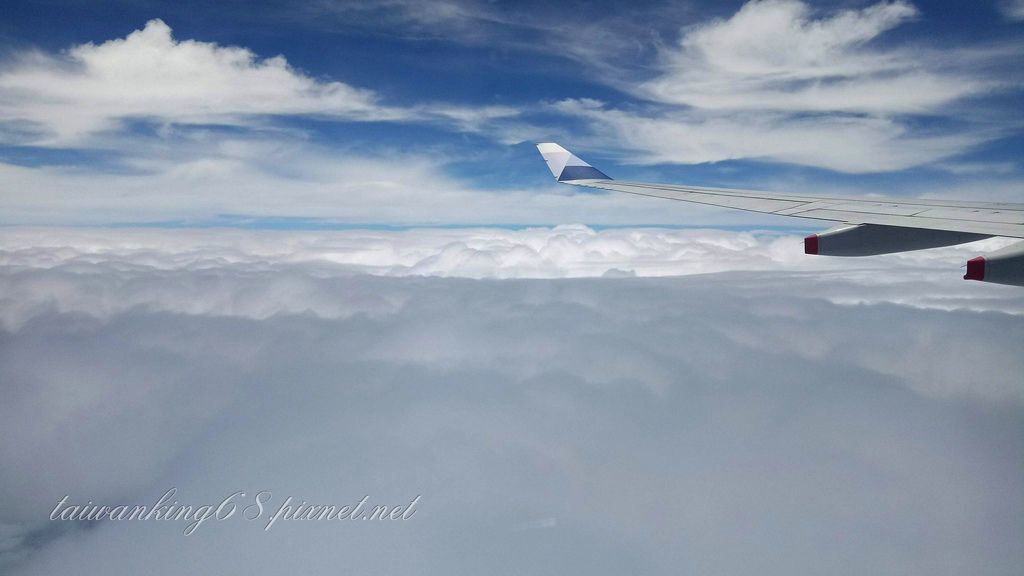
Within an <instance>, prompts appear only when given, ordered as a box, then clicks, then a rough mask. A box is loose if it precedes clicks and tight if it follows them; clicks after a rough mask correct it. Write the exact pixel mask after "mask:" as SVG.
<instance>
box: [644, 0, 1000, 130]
mask: <svg viewBox="0 0 1024 576" xmlns="http://www.w3.org/2000/svg"><path fill="white" fill-rule="evenodd" d="M917 14H918V12H917V10H916V9H915V8H914V7H913V6H911V5H910V4H909V3H907V2H902V1H898V2H883V3H879V4H875V5H873V6H869V7H867V8H863V9H861V10H844V11H841V12H837V13H835V14H831V15H828V16H824V17H821V18H814V17H813V13H812V10H811V8H810V7H809V6H808V5H806V4H804V3H803V2H800V1H798V0H759V1H751V2H748V3H747V4H746V5H744V6H743V8H741V9H740V10H739V11H738V12H737V13H736V14H735V15H733V16H732V17H731V18H729V19H728V20H717V21H713V22H711V23H708V24H703V25H698V26H695V27H694V28H691V29H688V30H686V31H685V33H684V34H683V35H682V37H681V39H680V41H679V47H678V48H674V49H670V50H667V51H665V52H664V53H663V58H664V63H663V68H664V71H663V73H662V74H661V75H660V76H659V77H657V78H655V79H654V80H651V81H649V82H647V83H645V84H644V85H643V86H642V87H641V91H642V93H645V94H648V95H649V96H650V97H652V98H654V99H656V100H658V101H662V102H669V103H673V104H681V105H687V106H694V107H696V108H702V109H713V110H784V111H800V112H813V111H829V112H831V111H837V112H869V113H882V114H894V113H897V114H899V113H921V112H930V111H935V110H937V109H939V108H940V107H942V106H945V105H947V104H948V103H950V102H952V101H955V100H958V99H961V98H963V97H965V96H970V95H974V94H979V93H983V92H985V91H986V90H989V89H991V88H992V87H993V86H995V85H996V83H995V82H993V81H992V80H986V79H983V78H978V77H974V76H972V75H970V74H968V73H967V71H966V70H959V69H956V68H953V69H950V65H949V64H950V62H949V60H950V58H949V55H950V54H953V53H954V51H949V52H947V53H946V54H943V53H942V52H936V51H935V50H930V49H920V48H915V49H908V48H889V49H883V48H871V47H869V46H868V45H869V44H870V42H871V41H873V40H875V39H876V38H877V37H879V36H880V35H882V34H883V33H885V32H886V31H888V30H891V29H893V28H895V27H897V26H899V25H901V24H903V23H904V22H906V21H907V20H909V19H912V18H914V17H915V16H917Z"/></svg>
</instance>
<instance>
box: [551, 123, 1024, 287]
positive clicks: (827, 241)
mask: <svg viewBox="0 0 1024 576" xmlns="http://www.w3.org/2000/svg"><path fill="white" fill-rule="evenodd" d="M537 149H538V150H539V151H540V153H541V155H542V156H543V157H544V160H545V161H546V162H547V164H548V168H549V169H550V170H551V173H552V175H554V177H555V179H556V180H557V181H559V182H561V183H563V184H571V185H574V186H585V187H588V188H600V189H603V190H612V191H615V192H625V193H629V194H638V195H642V196H653V197H657V198H667V199H671V200H680V201H684V202H694V203H697V204H706V205H711V206H721V207H725V208H736V209H739V210H748V211H752V212H761V213H765V214H776V215H780V216H793V217H797V218H809V219H814V220H822V221H830V222H837V223H839V225H838V226H835V227H834V228H832V229H830V230H827V231H824V232H822V233H819V234H812V235H810V236H808V237H807V238H806V239H805V240H804V249H805V252H806V253H808V254H820V255H828V256H869V255H874V254H885V253H890V252H903V251H907V250H920V249H924V248H935V247H938V246H950V245H954V244H962V243H965V242H972V241H974V240H980V239H983V238H988V237H991V236H1006V237H1012V238H1024V204H1018V203H994V202H959V201H949V200H925V199H913V198H911V199H907V198H899V199H895V198H885V197H841V196H816V195H809V194H788V193H779V192H765V191H759V190H736V189H729V188H706V187H700V186H685V185H674V184H655V183H645V182H628V181H618V180H613V179H611V178H609V177H608V176H606V175H605V174H604V173H603V172H601V171H600V170H598V169H596V168H594V167H593V166H591V165H590V164H587V163H586V162H584V161H583V160H581V159H580V158H579V157H578V156H576V155H575V154H573V153H572V152H569V151H568V150H566V149H565V148H563V147H561V146H559V145H558V144H555V143H543V144H538V145H537ZM964 278H965V279H969V280H984V281H987V282H996V283H1001V284H1013V285H1019V286H1024V242H1020V243H1017V244H1014V245H1012V246H1010V247H1008V248H1006V249H1003V250H1000V251H998V252H994V253H991V254H988V255H986V256H979V257H977V258H973V259H971V260H969V261H968V263H967V274H966V275H965V276H964Z"/></svg>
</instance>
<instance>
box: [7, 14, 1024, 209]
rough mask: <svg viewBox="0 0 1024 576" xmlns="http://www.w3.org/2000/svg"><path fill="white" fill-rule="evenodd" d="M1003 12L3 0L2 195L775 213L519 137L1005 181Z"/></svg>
mask: <svg viewBox="0 0 1024 576" xmlns="http://www.w3.org/2000/svg"><path fill="white" fill-rule="evenodd" d="M1022 12H1024V10H1022V7H1021V6H1020V3H1019V2H1017V3H1014V2H1004V1H998V2H992V3H985V2H979V3H961V2H915V3H910V2H902V1H901V2H878V3H876V2H823V3H803V2H798V1H796V0H771V1H762V2H749V3H743V2H704V3H700V2H678V3H651V4H645V5H637V6H631V7H630V8H629V9H623V8H622V7H621V6H617V5H615V4H610V3H560V4H559V5H558V6H551V5H549V4H545V3H530V2H526V3H504V2H462V1H452V2H436V3H419V2H407V1H405V0H397V1H394V2H384V3H374V4H361V3H351V2H317V3H298V4H292V3H286V2H266V3H255V2H244V3H243V2H223V3H213V4H209V3H202V2H198V3H189V2H183V3H166V4H165V3H160V2H70V3H68V2H61V3H48V2H32V3H14V4H12V5H10V6H9V8H8V9H7V11H6V14H5V18H4V21H3V22H2V23H0V113H2V114H0V116H2V117H3V121H2V122H0V182H3V183H4V184H5V188H6V190H5V192H4V194H3V196H2V199H0V213H2V214H3V215H4V216H3V217H2V221H3V223H4V224H94V225H95V224H99V225H104V224H124V223H153V222H175V223H185V224H186V225H187V224H190V223H196V224H199V223H206V224H208V223H210V222H214V223H218V222H219V223H225V224H231V223H232V222H237V221H239V217H241V218H247V219H249V220H248V221H257V222H259V221H264V220H265V221H267V222H276V223H280V222H282V221H285V222H291V221H294V222H309V221H311V220H313V221H316V220H322V221H324V222H327V223H330V224H340V225H346V226H350V225H370V224H372V225H398V226H403V225H422V224H429V225H453V224H454V225H466V224H487V225H495V224H557V223H564V222H584V223H588V224H592V225H632V224H680V223H689V224H698V225H704V224H706V225H730V226H766V225H787V224H792V223H791V222H787V221H785V220H781V219H772V218H770V217H758V216H750V215H743V214H738V215H737V214H731V213H728V212H723V211H718V210H713V209H705V208H692V207H678V206H666V204H665V203H664V202H661V201H653V202H652V201H649V200H645V199H632V198H619V197H615V196H613V195H593V194H579V193H573V191H565V190H559V189H557V187H556V186H555V185H554V184H553V183H552V182H551V181H550V179H549V177H548V174H547V172H546V170H544V167H543V164H542V163H540V161H539V159H538V157H537V155H536V152H535V151H534V149H533V145H532V144H533V142H536V141H544V140H555V141H558V142H561V143H563V144H564V145H566V146H567V147H569V148H571V149H573V150H574V151H576V152H577V153H578V154H579V155H581V156H583V157H584V158H585V159H587V160H590V161H591V162H592V163H593V164H595V165H598V166H599V167H601V168H602V169H603V170H604V171H605V172H608V173H609V174H611V175H612V176H613V177H617V178H622V179H642V180H655V181H676V182H689V183H694V184H706V185H720V186H736V187H757V188H766V189H780V190H800V191H809V192H816V191H823V192H829V193H849V194H871V193H881V194H893V195H914V196H920V195H928V196H940V197H958V198H987V199H996V200H1011V201H1012V200H1015V199H1019V198H1020V196H1021V190H1022V185H1021V183H1022V182H1024V168H1022V165H1021V162H1020V158H1021V152H1022V150H1024V130H1022V126H1021V120H1020V117H1019V110H1020V109H1021V108H1022V104H1024V99H1022V90H1021V87H1022V85H1024V84H1022V72H1024V70H1022V66H1021V64H1020V62H1021V61H1022V59H1021V58H1020V55H1021V54H1022V52H1024V38H1022V35H1021V31H1022V22H1024V19H1022V17H1024V14H1022ZM55 14H56V17H55ZM282 219H284V220H282ZM292 219H294V220H292Z"/></svg>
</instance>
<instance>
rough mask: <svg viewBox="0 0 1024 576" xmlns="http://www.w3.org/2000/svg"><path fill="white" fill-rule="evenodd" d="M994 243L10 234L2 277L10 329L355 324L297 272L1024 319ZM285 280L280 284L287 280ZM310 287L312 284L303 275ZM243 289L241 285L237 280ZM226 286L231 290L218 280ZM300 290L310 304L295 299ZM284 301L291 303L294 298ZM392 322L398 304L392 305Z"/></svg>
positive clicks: (559, 231)
mask: <svg viewBox="0 0 1024 576" xmlns="http://www.w3.org/2000/svg"><path fill="white" fill-rule="evenodd" d="M1011 242H1012V240H1009V239H990V240H985V241H981V242H975V243H971V244H966V245H963V246H957V247H949V248H943V249H936V250H927V251H920V252H909V253H903V254H893V255H888V256H882V257H872V258H826V257H810V256H806V255H804V254H803V249H802V242H801V238H800V237H798V236H792V235H779V234H772V233H760V234H753V233H737V232H727V231H721V230H665V229H657V228H640V229H609V230H602V231H595V230H592V229H590V228H587V227H585V226H580V225H575V226H558V227H554V228H528V229H523V230H507V229H494V228H490V229H488V228H479V229H414V230H408V231H373V230H350V231H339V232H275V231H247V230H171V231H168V230H157V229H124V230H117V231H110V230H103V229H80V228H68V229H30V228H8V229H5V230H4V231H3V232H2V234H0V266H4V267H7V269H8V270H12V271H23V272H24V274H21V273H19V274H10V275H8V276H6V277H4V278H3V279H0V293H2V294H6V295H7V297H6V298H0V325H7V326H18V325H20V324H22V323H23V322H25V320H26V319H27V318H31V317H32V316H33V315H35V314H38V313H39V311H40V310H45V309H48V307H51V306H52V305H53V304H54V303H60V306H62V307H61V308H59V311H61V312H82V313H89V314H99V315H102V316H109V315H113V314H118V313H122V312H125V311H127V310H130V309H132V308H134V307H137V306H142V307H146V308H147V309H154V310H161V311H167V312H173V313H187V314H210V315H218V316H219V315H230V316H236V315H237V316H242V317H246V318H258V319H262V318H267V317H271V316H274V315H275V314H279V313H296V312H303V311H310V312H313V313H315V314H317V315H318V316H323V317H346V316H349V315H351V314H352V313H354V312H353V310H352V308H351V306H350V302H348V301H346V300H334V299H326V300H322V299H319V298H317V297H315V296H314V295H312V294H311V293H309V292H308V289H309V288H310V286H309V284H308V282H307V281H304V280H298V279H297V278H298V277H297V276H296V272H297V271H305V272H311V271H315V274H316V275H318V276H322V277H349V276H352V275H357V274H371V275H379V276H389V277H392V276H440V277H461V278H476V279H482V278H598V277H622V276H626V277H662V276H676V275H694V274H708V273H718V272H741V271H742V272H750V271H764V272H771V271H775V272H779V273H780V274H782V275H783V276H786V275H789V276H793V277H811V278H829V277H834V278H839V279H847V280H848V279H856V285H857V287H858V288H859V290H852V291H844V292H843V293H842V294H837V295H836V296H835V298H836V301H837V302H843V303H863V302H878V301H893V300H895V301H898V302H900V303H902V304H907V305H914V306H922V307H930V308H941V309H952V308H958V307H969V308H972V309H976V310H981V309H986V307H994V308H995V309H998V310H1002V311H1006V312H1014V313H1019V314H1024V308H1021V307H1020V306H1017V305H1011V304H1008V303H1007V302H1006V301H1004V300H1002V299H998V300H996V301H994V302H988V303H986V302H985V301H979V302H970V296H971V295H972V294H977V293H978V287H977V285H976V284H975V283H971V282H964V281H963V280H961V279H960V276H961V275H962V273H961V270H960V267H961V266H962V265H963V264H964V262H966V261H967V259H969V258H971V257H973V256H977V255H978V254H983V253H986V252H990V251H993V250H996V249H998V248H1000V247H1002V246H1004V245H1007V244H1009V243H1011ZM140 266H141V267H142V268H144V269H147V270H151V271H152V272H153V273H164V272H167V273H173V272H174V271H186V272H196V273H197V276H196V277H195V278H197V279H201V278H203V277H204V276H205V275H206V274H207V273H209V274H211V275H213V276H214V277H217V278H223V275H222V273H221V272H219V271H222V270H229V271H230V272H231V274H234V273H238V274H242V275H245V274H246V273H258V274H269V273H272V272H274V273H275V274H273V275H272V276H271V279H270V281H268V282H267V283H266V284H265V285H264V286H262V287H261V288H259V289H247V290H245V291H244V292H236V290H235V289H234V288H231V289H228V290H227V291H226V292H224V291H218V292H217V294H218V295H219V297H216V298H214V297H211V295H210V294H204V292H205V290H207V289H208V287H209V286H208V285H207V284H206V282H207V281H208V280H210V278H206V279H205V280H199V281H196V282H193V281H192V278H191V277H189V276H188V275H185V276H184V277H183V278H186V279H189V282H186V283H182V284H180V285H177V286H176V287H175V288H174V289H173V290H172V291H175V292H176V291H180V293H179V295H178V296H175V297H170V294H169V293H168V292H167V290H168V289H169V286H168V285H166V284H164V285H156V284H138V285H134V286H132V285H125V284H124V283H123V282H122V281H121V280H120V278H121V274H120V272H118V271H122V270H132V269H137V268H139V267H140ZM80 267H86V268H94V269H96V270H97V271H107V272H110V274H100V275H95V276H91V277H90V280H89V281H88V282H86V281H84V280H83V279H82V278H80V277H78V276H77V275H76V274H74V273H72V274H70V275H67V274H63V273H55V274H47V275H45V278H46V281H45V282H39V280H40V279H41V277H40V276H39V275H37V274H36V273H35V272H33V271H38V270H54V271H56V272H73V271H75V270H78V269H79V268H80ZM276 273H279V274H280V275H277V274H276ZM299 277H301V274H300V275H299ZM228 278H230V275H229V276H228ZM218 282H219V281H218ZM910 283H925V285H927V284H928V283H934V284H937V285H938V286H941V288H942V289H941V290H940V292H941V293H942V294H943V296H942V297H940V298H928V297H927V293H929V292H930V291H931V290H924V291H921V292H922V293H919V291H917V290H911V291H906V290H905V286H906V285H908V284H910ZM984 290H985V293H986V294H997V295H998V294H1006V295H1016V294H1017V290H1016V289H1015V288H1012V287H995V288H993V287H991V286H985V287H984ZM293 291H298V292H293ZM285 294H289V296H288V297H285ZM377 304H379V305H380V306H383V308H382V309H383V310H385V311H393V310H392V308H393V306H394V305H396V303H395V302H387V301H379V302H377Z"/></svg>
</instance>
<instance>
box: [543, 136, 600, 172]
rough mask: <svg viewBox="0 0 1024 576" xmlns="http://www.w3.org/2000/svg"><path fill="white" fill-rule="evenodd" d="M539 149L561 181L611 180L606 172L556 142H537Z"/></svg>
mask: <svg viewBox="0 0 1024 576" xmlns="http://www.w3.org/2000/svg"><path fill="white" fill-rule="evenodd" d="M537 150H539V151H540V155H541V156H543V157H544V161H545V162H547V163H548V169H549V170H551V174H552V175H554V177H555V180H558V181H559V182H572V181H573V180H611V178H609V177H608V176H606V175H605V173H604V172H601V171H600V170H598V169H597V168H594V167H593V166H591V165H590V164H587V163H586V162H584V161H583V160H580V159H579V157H578V156H576V155H575V154H573V153H572V152H569V151H568V150H566V149H565V148H562V147H561V146H559V145H558V144H555V143H554V142H544V143H541V144H537Z"/></svg>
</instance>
